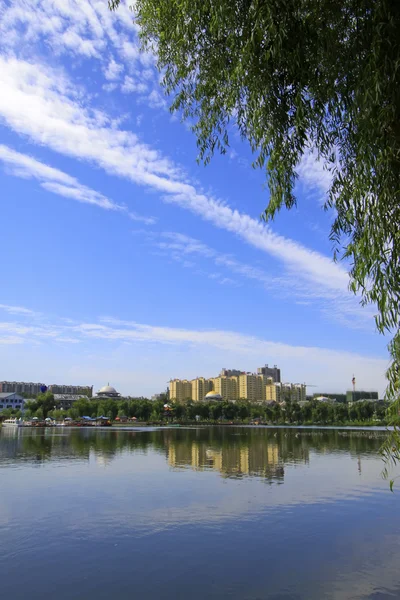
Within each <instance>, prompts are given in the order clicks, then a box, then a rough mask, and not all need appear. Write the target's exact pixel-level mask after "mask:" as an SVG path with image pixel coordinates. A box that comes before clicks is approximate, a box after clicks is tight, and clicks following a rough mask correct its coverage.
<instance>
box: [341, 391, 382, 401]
mask: <svg viewBox="0 0 400 600" xmlns="http://www.w3.org/2000/svg"><path fill="white" fill-rule="evenodd" d="M359 400H378V392H365V391H363V390H356V391H353V390H347V392H346V401H347V402H358V401H359Z"/></svg>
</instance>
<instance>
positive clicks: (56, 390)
mask: <svg viewBox="0 0 400 600" xmlns="http://www.w3.org/2000/svg"><path fill="white" fill-rule="evenodd" d="M49 392H51V393H52V394H75V395H81V394H83V395H84V396H88V397H89V398H91V397H92V396H93V386H92V385H59V384H56V383H53V384H52V385H49Z"/></svg>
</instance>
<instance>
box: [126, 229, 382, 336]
mask: <svg viewBox="0 0 400 600" xmlns="http://www.w3.org/2000/svg"><path fill="white" fill-rule="evenodd" d="M136 233H141V234H142V235H143V236H144V237H145V239H146V240H147V241H148V242H149V243H150V244H152V245H154V246H156V247H157V248H158V249H159V250H161V251H162V252H165V253H166V254H167V255H168V256H171V257H172V258H173V260H175V261H176V262H181V263H183V261H184V258H183V257H185V256H187V255H192V256H199V257H202V258H206V259H210V260H211V261H212V262H213V263H214V264H215V265H216V266H217V267H220V268H221V267H223V268H224V269H226V270H228V271H230V272H231V273H234V274H235V275H240V276H241V277H244V278H246V279H249V280H252V281H254V282H255V283H256V284H259V285H260V286H262V287H263V288H264V289H265V290H266V292H267V293H268V295H271V296H273V297H276V298H280V299H286V300H288V301H293V299H295V298H298V299H299V300H298V301H297V303H298V304H303V305H304V304H307V305H310V304H311V302H313V303H314V308H315V305H317V306H316V308H317V309H318V310H319V311H320V312H322V314H323V316H324V317H326V318H327V319H329V320H330V321H332V320H333V321H336V322H340V323H341V324H343V325H345V326H346V327H351V328H352V329H367V330H369V331H371V328H373V327H374V326H375V325H374V311H373V309H372V307H363V308H362V309H361V307H360V304H359V300H358V299H357V298H356V297H355V296H353V295H350V294H348V293H343V294H340V293H338V292H337V291H336V290H330V289H327V288H325V287H322V288H321V287H319V286H318V287H315V288H310V287H307V286H304V282H303V281H302V280H301V279H300V280H299V277H298V276H296V275H295V274H294V273H288V274H286V275H280V276H276V275H273V274H272V273H270V272H267V271H265V270H263V269H260V268H258V267H255V266H253V265H250V264H246V263H243V262H241V261H238V260H236V259H235V258H234V257H233V256H232V255H231V254H229V255H228V254H224V253H221V252H217V251H216V250H215V249H213V248H210V247H209V246H207V245H206V244H204V243H203V242H200V241H199V240H196V239H194V238H191V237H189V236H187V235H183V234H181V233H176V232H162V233H160V234H157V233H155V232H148V231H145V230H143V231H141V232H136ZM191 267H192V268H194V269H196V268H197V266H196V264H195V263H191ZM197 271H198V268H197ZM198 272H199V271H198ZM202 274H206V275H207V276H208V277H209V278H210V279H215V280H218V283H222V280H223V276H222V275H220V276H217V275H216V274H215V273H212V274H211V275H209V274H207V273H204V272H203V271H202ZM232 281H233V280H231V279H230V278H226V281H225V282H232ZM235 285H238V283H237V282H235Z"/></svg>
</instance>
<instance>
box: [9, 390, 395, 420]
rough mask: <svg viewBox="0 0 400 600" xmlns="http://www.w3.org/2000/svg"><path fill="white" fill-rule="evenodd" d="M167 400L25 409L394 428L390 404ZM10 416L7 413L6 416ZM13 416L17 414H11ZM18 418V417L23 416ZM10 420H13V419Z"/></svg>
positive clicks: (35, 413) (44, 398) (61, 414)
mask: <svg viewBox="0 0 400 600" xmlns="http://www.w3.org/2000/svg"><path fill="white" fill-rule="evenodd" d="M168 407H169V408H168V409H166V408H165V399H160V400H157V401H151V400H148V399H147V398H119V399H111V398H110V399H95V398H94V399H90V400H87V399H84V398H82V399H80V400H77V401H76V402H74V404H73V405H72V407H71V408H69V409H64V410H63V409H62V408H61V407H60V406H57V404H56V402H55V400H54V396H53V395H52V394H50V393H46V394H42V395H39V396H38V397H37V398H36V399H35V400H34V401H32V402H27V403H26V405H25V412H24V416H25V418H28V419H29V418H32V417H39V418H45V417H47V416H52V417H54V418H55V419H57V420H62V419H63V418H65V417H67V416H68V417H71V418H73V419H77V418H79V417H83V416H89V417H99V416H106V417H109V418H110V419H112V420H115V419H116V418H117V417H119V418H123V417H127V418H132V417H135V419H137V420H138V421H142V422H160V421H161V422H162V421H174V422H180V423H184V422H220V421H232V422H237V423H249V422H252V421H259V422H262V423H273V424H278V425H283V424H301V425H314V424H315V425H385V424H387V423H388V422H389V419H390V416H389V415H388V405H387V403H385V402H382V401H380V402H368V401H366V402H355V403H353V404H345V403H332V404H330V403H327V402H320V401H317V400H311V401H310V402H307V403H305V404H302V405H300V404H298V403H297V402H293V403H291V402H287V403H286V404H285V405H284V406H282V405H279V404H266V403H265V404H253V403H251V402H248V401H247V400H239V401H237V402H235V403H234V402H227V401H223V402H193V401H187V402H170V403H169V404H168ZM5 412H6V411H4V412H3V414H4V413H5ZM9 413H10V415H11V411H9ZM20 414H21V413H18V414H17V416H20ZM7 416H9V415H8V414H7Z"/></svg>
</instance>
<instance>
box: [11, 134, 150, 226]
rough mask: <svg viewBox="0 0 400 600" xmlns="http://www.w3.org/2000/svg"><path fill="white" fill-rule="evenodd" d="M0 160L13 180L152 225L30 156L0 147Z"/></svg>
mask: <svg viewBox="0 0 400 600" xmlns="http://www.w3.org/2000/svg"><path fill="white" fill-rule="evenodd" d="M0 161H3V163H4V164H5V165H6V166H7V168H8V172H9V173H11V174H12V175H14V176H16V177H22V178H29V179H36V180H38V181H39V182H40V185H41V187H43V188H44V189H45V190H47V191H49V192H52V193H54V194H57V195H58V196H63V197H64V198H70V199H72V200H77V201H78V202H83V203H85V204H93V205H95V206H97V207H99V208H102V209H104V210H112V211H117V212H121V213H124V214H126V215H127V216H129V217H130V218H131V219H132V220H134V221H140V222H142V223H145V224H147V225H151V224H154V223H155V221H156V220H155V218H154V217H145V216H142V215H138V214H136V213H135V212H132V211H130V210H129V209H128V208H127V207H126V206H124V205H121V204H117V203H116V202H113V201H112V200H110V199H109V198H106V197H105V196H104V195H103V194H100V193H99V192H96V191H95V190H92V189H91V188H89V187H87V186H85V185H83V184H81V183H80V182H79V181H78V180H77V179H76V178H75V177H72V176H71V175H68V174H67V173H65V172H63V171H60V170H59V169H55V168H54V167H50V166H49V165H46V164H44V163H42V162H40V161H38V160H36V159H35V158H32V157H31V156H28V155H26V154H21V153H20V152H16V151H15V150H12V149H11V148H9V147H7V146H4V145H1V144H0Z"/></svg>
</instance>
